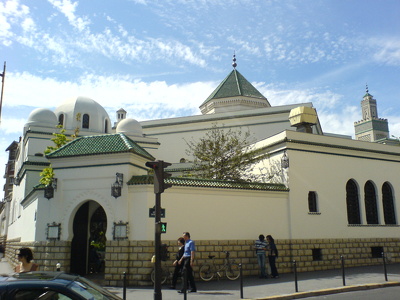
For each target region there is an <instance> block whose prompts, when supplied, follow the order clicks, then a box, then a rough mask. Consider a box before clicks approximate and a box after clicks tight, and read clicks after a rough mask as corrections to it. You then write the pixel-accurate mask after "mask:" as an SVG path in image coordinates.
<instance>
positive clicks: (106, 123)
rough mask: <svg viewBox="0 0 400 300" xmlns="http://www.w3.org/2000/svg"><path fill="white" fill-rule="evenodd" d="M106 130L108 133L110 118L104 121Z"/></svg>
mask: <svg viewBox="0 0 400 300" xmlns="http://www.w3.org/2000/svg"><path fill="white" fill-rule="evenodd" d="M104 132H105V133H108V120H105V121H104Z"/></svg>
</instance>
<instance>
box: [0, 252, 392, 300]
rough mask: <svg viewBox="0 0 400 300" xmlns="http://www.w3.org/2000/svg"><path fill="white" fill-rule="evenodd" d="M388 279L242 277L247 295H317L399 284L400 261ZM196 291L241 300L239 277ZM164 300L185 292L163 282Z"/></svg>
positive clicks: (140, 292) (378, 273)
mask: <svg viewBox="0 0 400 300" xmlns="http://www.w3.org/2000/svg"><path fill="white" fill-rule="evenodd" d="M10 272H12V269H11V266H10V265H9V263H8V262H7V260H6V259H2V260H1V261H0V274H4V273H10ZM387 277H388V281H385V275H384V271H383V266H382V265H379V266H367V267H354V268H346V269H345V283H346V286H343V278H342V270H341V269H339V270H328V271H317V272H306V273H298V274H297V279H298V292H297V293H296V290H295V282H294V274H282V275H281V277H280V278H279V279H259V278H256V277H246V278H244V279H243V298H244V299H265V300H267V299H271V300H272V299H276V300H277V299H279V300H284V299H285V300H286V299H299V298H306V297H312V296H316V295H325V294H334V293H338V292H344V291H351V290H362V289H372V288H381V287H386V286H400V264H388V265H387ZM196 284H197V290H198V292H197V293H190V294H187V299H204V300H208V299H221V300H231V299H232V300H234V299H236V300H238V299H241V295H240V281H239V280H236V281H230V280H225V279H224V280H220V281H211V282H202V281H199V282H196ZM107 289H108V290H110V291H112V292H114V293H116V294H117V295H119V296H120V297H121V298H122V295H123V289H122V288H120V287H110V288H108V287H107ZM134 299H141V300H142V299H149V300H150V299H154V289H153V287H151V286H149V287H128V288H127V290H126V300H134ZM162 299H163V300H173V299H184V295H183V294H178V293H177V291H176V290H170V289H168V285H163V289H162Z"/></svg>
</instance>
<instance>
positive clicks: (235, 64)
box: [232, 51, 237, 69]
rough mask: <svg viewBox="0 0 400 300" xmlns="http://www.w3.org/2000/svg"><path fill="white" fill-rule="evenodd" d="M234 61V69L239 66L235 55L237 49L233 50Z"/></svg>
mask: <svg viewBox="0 0 400 300" xmlns="http://www.w3.org/2000/svg"><path fill="white" fill-rule="evenodd" d="M232 60H233V63H232V67H233V68H234V69H236V66H237V63H236V55H235V51H233V59H232Z"/></svg>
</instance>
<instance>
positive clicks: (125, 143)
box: [46, 133, 154, 160]
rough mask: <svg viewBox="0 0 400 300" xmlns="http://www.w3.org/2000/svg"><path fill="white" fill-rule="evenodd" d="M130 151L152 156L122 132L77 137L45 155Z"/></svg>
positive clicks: (54, 156) (66, 155) (69, 155)
mask: <svg viewBox="0 0 400 300" xmlns="http://www.w3.org/2000/svg"><path fill="white" fill-rule="evenodd" d="M124 152H131V153H135V154H137V155H140V156H143V157H145V158H148V159H150V160H153V159H154V157H153V156H152V155H151V154H149V153H148V152H147V151H146V150H144V149H143V148H142V147H140V146H139V145H138V144H137V143H135V142H134V141H132V140H131V139H130V138H129V137H127V136H126V135H125V134H123V133H116V134H104V135H91V136H83V137H79V138H77V139H75V140H73V141H71V142H69V143H68V144H65V145H64V146H62V147H61V148H59V149H57V150H55V151H53V152H51V153H50V154H48V155H46V157H48V158H61V157H74V156H89V155H100V154H111V153H124Z"/></svg>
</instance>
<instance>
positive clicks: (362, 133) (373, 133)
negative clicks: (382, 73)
mask: <svg viewBox="0 0 400 300" xmlns="http://www.w3.org/2000/svg"><path fill="white" fill-rule="evenodd" d="M361 111H362V120H361V121H358V122H354V130H355V134H356V140H360V141H367V142H379V141H380V140H384V139H388V138H389V125H388V121H387V119H382V118H378V108H377V105H376V100H375V99H374V98H373V96H372V95H371V94H370V93H369V92H368V85H367V86H366V94H365V95H364V97H363V100H362V101H361Z"/></svg>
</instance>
